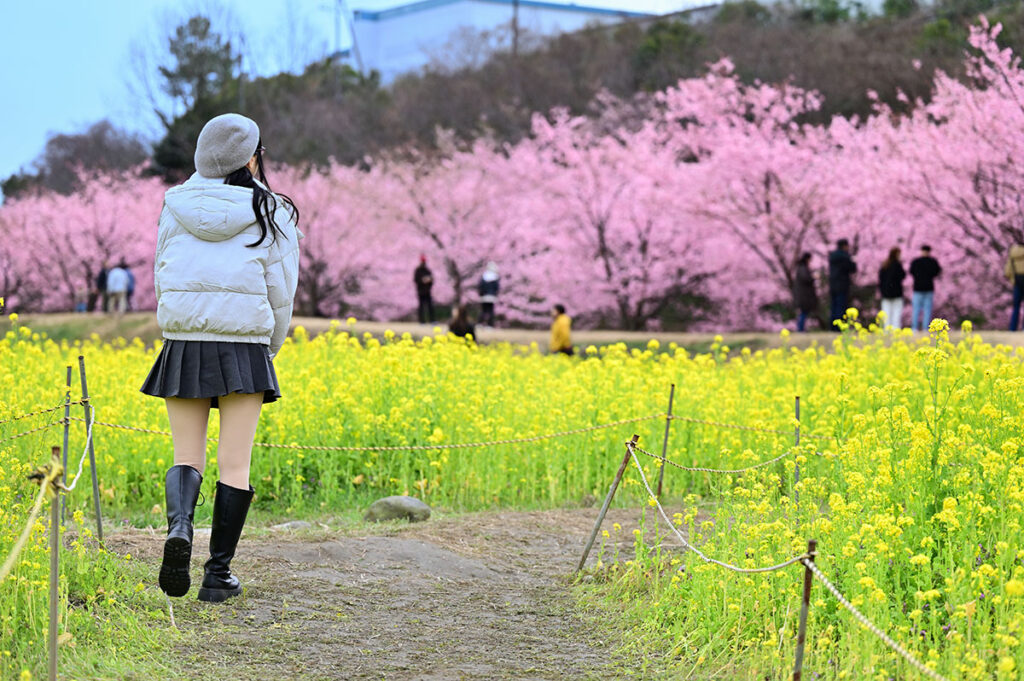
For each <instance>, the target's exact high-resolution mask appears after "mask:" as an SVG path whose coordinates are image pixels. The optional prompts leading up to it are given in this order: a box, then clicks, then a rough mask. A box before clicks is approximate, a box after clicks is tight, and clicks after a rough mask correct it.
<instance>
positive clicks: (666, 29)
mask: <svg viewBox="0 0 1024 681" xmlns="http://www.w3.org/2000/svg"><path fill="white" fill-rule="evenodd" d="M703 44H704V36H702V35H701V34H700V33H698V32H697V31H696V30H695V29H694V28H693V27H692V26H690V25H689V24H687V23H685V22H683V21H657V22H655V23H654V24H653V25H652V26H651V27H650V28H649V29H647V31H646V33H645V35H644V37H643V39H642V40H641V41H640V44H639V46H637V49H636V53H635V57H634V60H635V63H636V66H635V68H636V80H637V85H638V87H639V88H641V89H646V90H660V89H663V88H665V87H666V86H667V85H669V84H671V83H672V82H673V81H675V80H677V79H678V75H676V73H678V65H679V64H681V63H682V64H685V63H688V62H693V60H694V55H695V54H696V50H697V48H698V47H700V46H701V45H703Z"/></svg>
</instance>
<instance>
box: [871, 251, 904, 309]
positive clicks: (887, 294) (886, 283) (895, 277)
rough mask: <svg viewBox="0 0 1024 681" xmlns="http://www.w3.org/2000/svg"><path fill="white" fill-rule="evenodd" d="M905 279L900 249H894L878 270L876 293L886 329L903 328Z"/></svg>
mask: <svg viewBox="0 0 1024 681" xmlns="http://www.w3.org/2000/svg"><path fill="white" fill-rule="evenodd" d="M906 278H907V271H906V270H904V269H903V263H901V262H900V249H898V248H894V249H892V250H891V251H889V257H888V258H886V260H885V262H883V263H882V267H881V268H880V269H879V270H878V293H879V295H880V296H881V297H882V312H883V313H884V314H885V328H887V329H894V328H895V329H899V328H901V327H902V326H903V280H904V279H906Z"/></svg>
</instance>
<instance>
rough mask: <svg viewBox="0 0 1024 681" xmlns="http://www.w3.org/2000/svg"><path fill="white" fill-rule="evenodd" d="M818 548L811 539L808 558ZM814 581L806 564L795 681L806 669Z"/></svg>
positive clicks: (797, 642) (811, 556) (794, 669)
mask: <svg viewBox="0 0 1024 681" xmlns="http://www.w3.org/2000/svg"><path fill="white" fill-rule="evenodd" d="M817 548H818V542H817V541H815V540H814V539H811V540H809V541H808V542H807V560H809V561H810V562H812V563H813V562H814V552H815V550H816V549H817ZM813 581H814V573H813V572H811V568H809V567H807V566H806V565H805V566H804V596H803V601H802V602H801V604H800V629H799V630H798V631H797V635H796V662H795V664H794V665H793V681H800V676H801V675H802V674H803V670H804V642H805V641H806V640H807V611H808V610H810V607H811V583H812V582H813Z"/></svg>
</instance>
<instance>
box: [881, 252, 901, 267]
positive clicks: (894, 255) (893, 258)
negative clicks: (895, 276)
mask: <svg viewBox="0 0 1024 681" xmlns="http://www.w3.org/2000/svg"><path fill="white" fill-rule="evenodd" d="M900 255H901V253H900V249H899V248H893V249H891V250H890V251H889V257H888V258H886V259H885V262H883V263H882V267H892V266H893V265H895V264H897V263H899V261H900Z"/></svg>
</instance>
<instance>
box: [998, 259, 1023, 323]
mask: <svg viewBox="0 0 1024 681" xmlns="http://www.w3.org/2000/svg"><path fill="white" fill-rule="evenodd" d="M1003 274H1005V275H1006V278H1007V279H1008V280H1009V281H1010V284H1012V285H1013V310H1012V311H1011V312H1010V331H1016V330H1017V323H1018V322H1019V321H1020V305H1021V302H1022V301H1024V244H1020V243H1016V244H1014V245H1012V246H1010V253H1009V254H1008V256H1007V258H1006V267H1004V268H1003Z"/></svg>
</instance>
